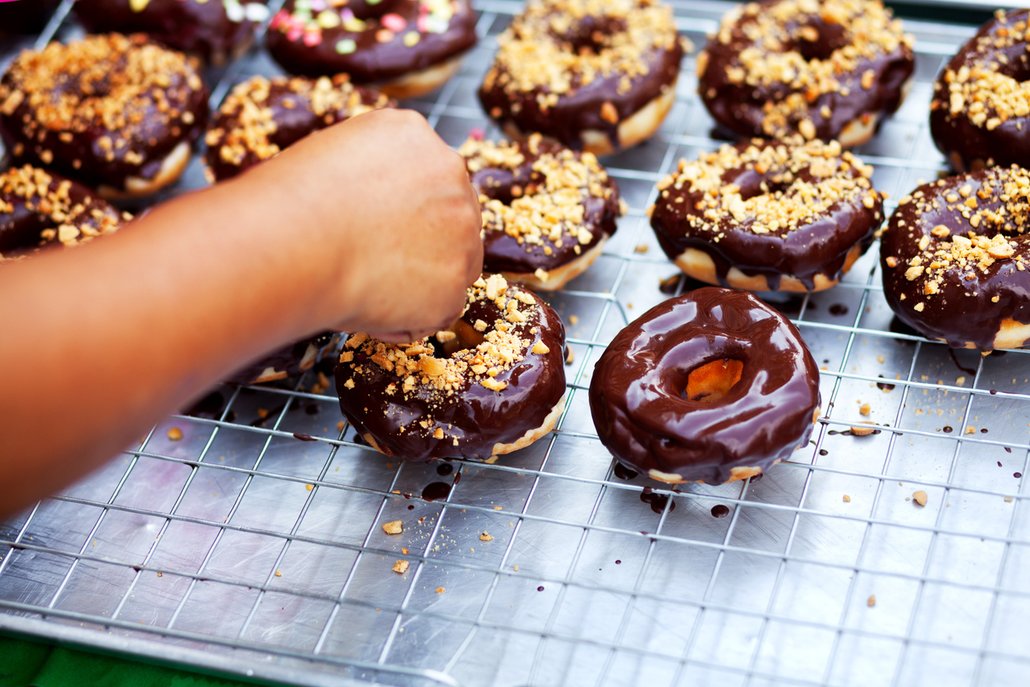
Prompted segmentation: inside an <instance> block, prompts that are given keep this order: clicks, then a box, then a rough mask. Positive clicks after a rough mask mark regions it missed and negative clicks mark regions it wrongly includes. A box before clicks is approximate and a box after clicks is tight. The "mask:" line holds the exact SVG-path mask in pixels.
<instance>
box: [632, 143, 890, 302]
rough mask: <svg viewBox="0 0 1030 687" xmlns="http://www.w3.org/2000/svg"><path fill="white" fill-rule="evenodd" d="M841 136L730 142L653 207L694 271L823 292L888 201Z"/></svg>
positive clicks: (664, 188)
mask: <svg viewBox="0 0 1030 687" xmlns="http://www.w3.org/2000/svg"><path fill="white" fill-rule="evenodd" d="M871 177H872V168H870V167H868V166H867V165H864V164H862V162H861V160H859V159H858V158H856V157H855V156H854V155H852V154H851V153H849V152H845V151H841V147H840V144H839V143H837V142H836V141H833V142H830V143H823V142H822V141H820V140H818V139H817V140H813V141H807V142H801V141H800V140H799V139H797V138H796V137H795V138H794V139H792V140H791V141H790V142H784V143H773V142H771V141H763V140H761V139H755V140H752V141H744V142H741V143H738V144H737V145H736V146H723V147H722V148H720V149H719V150H717V151H715V152H713V153H708V154H706V155H703V156H702V157H701V158H699V159H698V160H694V161H690V162H687V161H681V162H680V166H679V169H678V170H677V171H676V172H675V173H673V174H672V175H670V176H669V177H667V178H666V179H664V180H663V181H661V182H659V184H658V188H659V191H660V193H659V197H658V201H657V203H656V204H655V206H654V209H653V211H652V213H651V226H652V227H653V228H654V231H655V234H656V235H657V237H658V242H659V244H661V246H662V249H663V250H664V251H665V254H666V255H668V256H669V259H670V260H673V261H674V262H675V263H676V264H677V265H678V266H679V267H680V269H682V270H683V271H684V272H685V273H686V274H687V275H689V276H690V277H692V278H694V279H697V280H700V281H704V282H707V283H709V284H720V285H722V286H732V287H734V288H738V289H748V290H753V291H777V290H779V291H792V292H804V291H822V290H824V289H828V288H830V287H832V286H834V285H836V284H837V282H838V281H839V280H840V278H841V276H842V275H843V274H844V273H845V272H847V271H848V270H849V269H850V268H851V265H852V264H854V262H855V260H857V259H858V258H859V257H860V256H861V255H862V254H863V253H864V252H865V251H866V249H867V248H868V247H869V245H870V244H871V243H872V240H873V237H874V234H875V232H876V230H877V229H879V227H880V224H881V223H882V222H883V199H882V197H881V195H880V194H879V193H878V192H877V191H876V190H875V189H874V188H873V186H872V182H871Z"/></svg>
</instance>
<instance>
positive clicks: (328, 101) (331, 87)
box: [205, 74, 394, 181]
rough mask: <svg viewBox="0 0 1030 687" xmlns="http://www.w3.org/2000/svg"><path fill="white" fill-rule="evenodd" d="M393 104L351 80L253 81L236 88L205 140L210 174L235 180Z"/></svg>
mask: <svg viewBox="0 0 1030 687" xmlns="http://www.w3.org/2000/svg"><path fill="white" fill-rule="evenodd" d="M392 105H394V103H393V101H391V100H390V99H389V98H387V97H386V96H385V95H383V94H382V93H379V92H377V91H374V90H371V89H368V88H362V87H361V86H355V85H354V84H352V83H351V82H350V79H349V78H348V77H347V75H346V74H337V75H336V76H334V77H332V78H330V77H327V76H323V77H319V78H317V79H307V78H304V77H299V76H293V77H273V78H271V79H269V78H266V77H264V76H254V77H251V78H250V79H247V80H246V81H244V82H243V83H240V84H237V85H236V86H235V87H234V88H233V89H232V91H231V92H230V93H229V95H228V96H226V98H225V101H224V102H223V103H222V105H221V107H219V108H218V112H217V113H216V114H215V116H214V118H213V121H212V123H211V128H210V129H208V132H207V136H206V139H205V140H206V143H207V156H206V161H207V174H208V176H209V178H211V179H212V180H218V181H222V180H224V179H230V178H232V177H234V176H236V175H238V174H240V173H241V172H244V171H245V170H247V169H249V168H251V167H253V166H254V165H256V164H258V163H260V162H263V161H264V160H267V159H269V158H272V157H274V156H276V155H278V154H279V153H280V152H281V151H282V150H284V149H286V148H287V147H289V146H291V145H293V144H294V143H296V142H297V141H299V140H300V139H302V138H304V137H305V136H307V135H309V134H311V133H313V132H315V131H318V130H319V129H324V128H326V127H329V126H332V125H333V124H336V123H338V122H342V121H344V120H346V119H350V118H351V117H354V116H356V115H359V114H362V113H364V112H370V111H372V110H375V109H378V108H382V107H390V106H392Z"/></svg>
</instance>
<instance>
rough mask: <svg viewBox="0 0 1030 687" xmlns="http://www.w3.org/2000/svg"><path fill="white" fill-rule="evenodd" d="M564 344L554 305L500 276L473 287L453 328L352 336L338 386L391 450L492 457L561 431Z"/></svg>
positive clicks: (353, 413) (376, 439)
mask: <svg viewBox="0 0 1030 687" xmlns="http://www.w3.org/2000/svg"><path fill="white" fill-rule="evenodd" d="M564 349H565V329H564V327H563V326H562V323H561V320H560V319H559V318H558V315H557V314H556V313H555V312H554V310H552V309H551V307H550V306H548V305H547V304H546V303H544V302H543V301H542V300H540V299H539V298H538V297H537V296H536V295H534V294H532V293H530V292H529V291H526V290H525V289H523V288H522V287H519V286H515V285H511V286H509V285H508V284H507V282H506V281H505V280H504V278H503V277H501V276H499V275H492V276H490V277H489V278H486V279H480V280H479V281H477V282H476V284H475V285H473V286H472V287H471V288H470V289H469V291H468V300H467V302H466V309H465V312H464V314H463V315H462V316H461V318H460V319H459V320H458V321H457V322H456V323H455V325H454V327H453V328H452V329H451V330H449V331H447V332H439V333H438V334H437V335H436V336H435V337H432V338H427V339H422V340H420V341H416V342H414V343H412V344H406V345H399V346H395V345H389V344H384V343H382V342H379V341H375V340H374V339H369V338H368V337H367V336H366V335H364V334H355V335H354V336H352V337H351V338H350V339H349V340H348V341H347V343H346V345H345V347H344V351H343V353H342V354H341V356H340V366H339V367H338V368H337V369H336V390H337V391H338V392H339V394H340V408H341V409H342V410H343V414H344V416H346V418H347V419H348V420H349V421H350V422H351V424H353V425H354V428H355V429H356V430H357V431H358V433H360V434H361V435H362V436H363V437H364V438H365V440H366V441H368V443H369V445H370V446H372V447H373V448H375V449H377V450H379V451H381V452H382V453H385V454H387V455H390V456H397V457H399V458H403V459H405V460H412V461H425V460H430V459H432V458H442V457H448V456H461V457H464V458H472V459H477V460H487V459H489V458H491V457H493V456H499V455H504V454H507V453H510V452H512V451H515V450H518V449H521V448H524V447H526V446H529V445H530V444H531V443H533V442H534V441H536V440H537V439H539V438H541V437H543V436H545V435H546V434H547V433H549V432H550V431H551V430H552V429H553V428H554V426H555V424H556V423H557V421H558V418H559V417H560V416H561V413H562V410H563V409H564V407H565V367H564V357H565V352H564Z"/></svg>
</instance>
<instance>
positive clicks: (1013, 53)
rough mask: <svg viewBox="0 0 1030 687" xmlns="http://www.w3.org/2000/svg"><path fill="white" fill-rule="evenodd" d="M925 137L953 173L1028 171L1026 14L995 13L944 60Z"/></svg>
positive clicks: (1029, 39) (1029, 19)
mask: <svg viewBox="0 0 1030 687" xmlns="http://www.w3.org/2000/svg"><path fill="white" fill-rule="evenodd" d="M930 133H932V134H933V140H934V142H935V143H936V144H937V147H938V148H939V149H940V151H941V152H942V153H944V154H945V155H947V156H948V159H949V160H950V161H951V164H952V166H953V167H955V169H957V170H960V171H961V170H966V169H981V168H983V167H985V166H991V165H1013V164H1015V165H1022V166H1023V167H1030V10H1022V11H1019V12H1009V13H1005V12H1004V11H1002V10H999V11H998V12H997V14H996V15H995V18H994V19H993V20H991V21H989V22H987V23H986V24H985V25H984V26H983V27H982V28H981V29H980V31H979V32H978V33H977V34H976V36H974V37H973V38H971V39H970V40H969V42H968V43H966V44H965V45H964V46H962V48H961V49H960V50H959V51H958V53H957V54H956V55H955V57H953V58H952V59H951V61H950V62H948V65H947V66H946V67H945V68H944V70H943V71H942V72H941V74H940V76H939V77H938V78H937V82H936V84H935V85H934V95H933V101H932V102H931V103H930Z"/></svg>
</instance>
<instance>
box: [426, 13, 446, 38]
mask: <svg viewBox="0 0 1030 687" xmlns="http://www.w3.org/2000/svg"><path fill="white" fill-rule="evenodd" d="M419 19H420V20H421V19H423V17H419ZM424 19H425V20H426V22H425V23H426V29H425V30H426V33H445V32H446V31H447V26H448V25H449V24H450V20H448V19H444V18H443V17H441V16H439V15H436V14H430V15H429V16H428V17H424Z"/></svg>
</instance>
